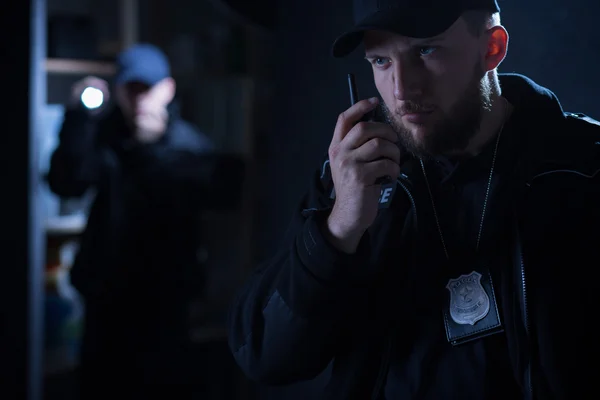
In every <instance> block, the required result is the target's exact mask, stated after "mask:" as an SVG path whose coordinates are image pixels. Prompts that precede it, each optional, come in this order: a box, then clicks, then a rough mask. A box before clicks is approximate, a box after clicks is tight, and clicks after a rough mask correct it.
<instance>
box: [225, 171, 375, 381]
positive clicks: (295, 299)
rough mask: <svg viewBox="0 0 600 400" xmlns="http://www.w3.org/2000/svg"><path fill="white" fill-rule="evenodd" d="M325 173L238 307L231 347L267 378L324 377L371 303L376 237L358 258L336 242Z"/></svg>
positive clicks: (255, 375) (246, 366) (255, 374)
mask: <svg viewBox="0 0 600 400" xmlns="http://www.w3.org/2000/svg"><path fill="white" fill-rule="evenodd" d="M324 165H326V164H324ZM324 169H325V167H324ZM321 175H322V171H321V170H319V171H318V172H317V173H316V174H315V177H314V181H313V183H312V187H311V189H310V190H309V192H308V194H307V195H306V196H305V198H304V200H303V201H302V202H301V204H300V206H299V208H298V209H297V210H296V211H295V213H294V215H293V218H292V221H291V223H290V225H289V228H288V233H287V235H286V238H285V239H284V244H283V246H282V247H281V250H280V251H279V252H278V254H276V255H275V256H274V257H272V258H271V259H270V260H268V261H267V262H266V263H265V264H264V265H263V266H261V267H259V268H258V269H257V270H256V271H255V272H254V274H253V275H252V276H251V278H250V279H249V281H248V282H247V283H246V285H245V287H244V288H243V289H242V290H241V292H240V293H239V295H238V297H237V298H236V300H235V301H234V303H233V304H232V307H231V310H230V315H229V346H230V348H231V351H232V352H233V355H234V358H235V359H236V361H237V363H238V364H239V365H240V367H241V368H242V370H243V371H244V372H245V374H246V375H247V376H249V377H250V378H251V379H253V380H255V381H258V382H261V383H265V384H271V385H277V384H289V383H293V382H297V381H301V380H307V379H312V378H314V377H316V376H317V375H318V374H319V373H321V372H322V371H323V370H324V369H325V368H326V367H327V365H328V364H329V362H330V361H331V360H332V358H333V357H334V354H335V349H336V342H337V338H338V335H339V333H340V331H341V327H342V326H344V325H345V324H346V321H347V317H348V315H349V314H351V313H352V312H353V311H356V307H357V305H358V304H361V303H362V304H364V303H365V296H366V292H367V290H366V283H365V282H367V281H368V279H367V276H366V275H367V274H368V271H369V268H367V260H368V257H369V254H368V253H369V246H368V238H367V236H368V234H367V235H365V237H363V239H362V241H361V243H360V245H359V249H358V251H357V253H356V254H354V255H348V254H343V253H341V252H339V251H337V250H336V249H335V248H333V247H332V246H330V245H329V243H328V242H327V241H326V239H325V238H324V237H323V235H322V234H321V226H322V224H323V223H324V221H325V219H326V217H327V215H328V213H329V210H330V208H331V205H332V204H331V203H332V201H331V200H329V196H328V194H326V193H327V191H326V189H328V188H325V187H324V186H325V185H324V184H323V179H322V178H321Z"/></svg>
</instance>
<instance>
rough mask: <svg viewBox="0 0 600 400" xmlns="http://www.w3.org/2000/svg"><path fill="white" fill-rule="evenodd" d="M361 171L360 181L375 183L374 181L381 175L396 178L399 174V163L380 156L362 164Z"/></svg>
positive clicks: (368, 183)
mask: <svg viewBox="0 0 600 400" xmlns="http://www.w3.org/2000/svg"><path fill="white" fill-rule="evenodd" d="M361 171H362V177H361V179H362V181H363V182H365V183H366V184H367V185H375V184H376V183H375V182H377V180H378V179H379V178H380V177H382V176H390V177H392V179H394V180H395V179H397V178H398V176H400V165H398V164H397V163H396V162H394V161H392V160H390V159H388V158H382V159H380V160H376V161H371V162H368V163H365V164H363V165H362V168H361Z"/></svg>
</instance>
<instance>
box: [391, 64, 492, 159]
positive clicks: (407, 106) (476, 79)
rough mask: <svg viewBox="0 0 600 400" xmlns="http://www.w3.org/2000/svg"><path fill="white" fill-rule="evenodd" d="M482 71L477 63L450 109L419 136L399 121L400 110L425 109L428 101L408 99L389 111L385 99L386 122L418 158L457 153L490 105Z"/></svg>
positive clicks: (406, 147)
mask: <svg viewBox="0 0 600 400" xmlns="http://www.w3.org/2000/svg"><path fill="white" fill-rule="evenodd" d="M484 74H485V72H484V70H483V68H482V67H481V66H480V65H476V67H475V69H474V71H473V78H472V80H471V82H469V85H468V86H467V88H466V89H465V90H464V91H463V93H462V94H461V95H460V96H459V97H458V100H457V101H456V103H455V104H454V105H453V106H452V108H451V110H450V112H449V113H446V114H444V115H442V117H441V118H439V119H438V121H436V123H435V124H434V126H433V127H432V129H431V130H430V131H429V132H427V134H425V135H423V136H422V137H421V138H420V140H416V139H415V138H414V137H413V135H412V133H411V131H410V129H408V128H407V127H406V126H405V125H404V124H403V123H402V119H401V116H400V115H401V113H402V112H404V113H409V112H418V111H420V110H427V108H428V105H427V104H424V103H419V102H414V101H407V102H405V103H404V105H403V108H402V109H399V110H396V112H395V113H391V111H390V110H389V109H388V108H387V106H386V105H385V103H384V102H381V104H382V111H383V114H384V116H385V119H386V122H387V123H389V124H390V125H391V127H392V128H393V129H394V130H395V131H396V133H397V134H398V138H399V140H400V144H401V145H402V146H404V148H405V149H406V150H407V151H409V152H411V153H412V154H413V155H415V156H416V157H420V158H429V157H435V156H439V155H444V154H450V153H457V152H460V151H462V150H464V149H466V147H467V146H468V145H469V142H470V141H471V139H472V138H473V137H474V136H475V135H476V134H477V131H478V130H479V128H480V126H481V120H482V118H483V115H484V112H488V111H490V110H491V106H492V101H491V87H490V84H489V82H488V81H487V80H486V79H483V76H484ZM436 111H437V110H436Z"/></svg>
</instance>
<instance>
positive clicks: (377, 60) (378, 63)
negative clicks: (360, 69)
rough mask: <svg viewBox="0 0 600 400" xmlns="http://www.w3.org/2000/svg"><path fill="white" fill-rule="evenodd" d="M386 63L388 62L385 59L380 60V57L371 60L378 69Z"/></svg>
mask: <svg viewBox="0 0 600 400" xmlns="http://www.w3.org/2000/svg"><path fill="white" fill-rule="evenodd" d="M387 62H388V59H387V58H381V57H378V58H375V59H374V60H373V63H374V64H375V65H377V66H379V67H381V66H384V65H385V64H387Z"/></svg>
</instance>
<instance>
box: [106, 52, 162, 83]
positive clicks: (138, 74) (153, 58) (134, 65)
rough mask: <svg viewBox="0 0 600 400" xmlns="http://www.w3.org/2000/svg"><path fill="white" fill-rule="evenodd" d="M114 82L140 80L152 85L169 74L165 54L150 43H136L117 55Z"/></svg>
mask: <svg viewBox="0 0 600 400" xmlns="http://www.w3.org/2000/svg"><path fill="white" fill-rule="evenodd" d="M116 64H117V74H116V76H115V83H117V84H125V83H128V82H141V83H144V84H146V85H149V86H154V85H155V84H157V83H158V82H160V81H162V80H163V79H165V78H168V77H169V76H171V67H170V65H169V60H168V59H167V56H166V55H165V54H164V53H163V52H162V51H161V50H160V49H159V48H158V47H156V46H154V45H151V44H146V43H142V44H137V45H134V46H132V47H130V48H128V49H127V50H125V51H123V52H122V53H120V54H119V55H118V56H117V63H116Z"/></svg>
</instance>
